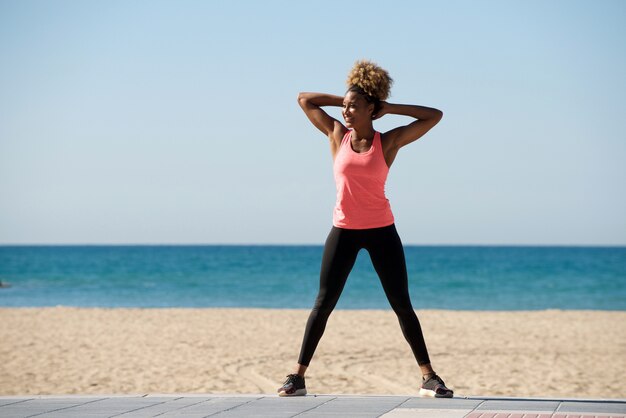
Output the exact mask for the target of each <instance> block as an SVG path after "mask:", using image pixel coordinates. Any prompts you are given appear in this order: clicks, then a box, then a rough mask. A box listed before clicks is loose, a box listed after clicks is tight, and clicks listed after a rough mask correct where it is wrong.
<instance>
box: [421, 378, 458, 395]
mask: <svg viewBox="0 0 626 418" xmlns="http://www.w3.org/2000/svg"><path fill="white" fill-rule="evenodd" d="M419 394H420V396H430V397H432V398H451V397H452V396H453V395H454V392H453V391H452V389H448V388H447V387H446V384H445V383H444V382H443V380H442V379H441V377H439V376H437V375H436V374H435V375H432V376H431V377H429V378H428V379H427V380H424V378H423V377H422V387H421V388H420V393H419Z"/></svg>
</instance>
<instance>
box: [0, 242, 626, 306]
mask: <svg viewBox="0 0 626 418" xmlns="http://www.w3.org/2000/svg"><path fill="white" fill-rule="evenodd" d="M404 248H405V256H406V262H407V271H408V276H409V292H410V294H411V298H412V301H413V307H414V308H415V309H445V310H487V311H489V310H494V311H500V310H502V311H523V310H545V309H566V310H570V309H572V310H579V309H583V310H618V311H623V310H626V247H625V246H589V245H579V246H573V245H559V246H557V245H534V246H531V245H414V244H407V245H405V246H404ZM322 252H323V246H322V245H321V244H305V245H297V244H119V245H113V244H83V245H81V244H58V245H49V244H36V245H26V244H22V245H0V281H2V283H3V284H8V285H10V287H5V288H2V289H0V306H2V307H26V306H31V307H37V306H58V305H60V306H76V307H103V308H106V307H111V308H114V307H139V308H141V307H145V308H159V307H190V308H193V307H197V308H200V307H206V308H211V307H224V308H227V307H238V308H286V309H310V308H311V307H312V306H313V302H314V300H315V297H316V295H317V291H318V283H319V277H318V275H319V267H320V262H321V257H322ZM388 308H389V304H388V302H387V299H386V297H385V294H384V292H383V290H382V286H381V285H380V282H379V279H378V277H377V275H376V272H375V271H374V269H373V267H372V264H371V261H370V259H369V257H368V255H367V252H366V251H361V252H360V253H359V256H358V258H357V261H356V263H355V266H354V269H353V270H352V272H351V274H350V276H349V277H348V280H347V283H346V286H345V289H344V292H343V294H342V297H341V298H340V300H339V303H338V305H337V309H388Z"/></svg>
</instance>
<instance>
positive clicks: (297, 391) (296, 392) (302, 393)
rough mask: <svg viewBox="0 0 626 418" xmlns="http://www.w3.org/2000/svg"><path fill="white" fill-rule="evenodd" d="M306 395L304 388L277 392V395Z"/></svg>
mask: <svg viewBox="0 0 626 418" xmlns="http://www.w3.org/2000/svg"><path fill="white" fill-rule="evenodd" d="M304 395H306V389H298V390H296V391H295V392H294V393H287V392H278V396H304Z"/></svg>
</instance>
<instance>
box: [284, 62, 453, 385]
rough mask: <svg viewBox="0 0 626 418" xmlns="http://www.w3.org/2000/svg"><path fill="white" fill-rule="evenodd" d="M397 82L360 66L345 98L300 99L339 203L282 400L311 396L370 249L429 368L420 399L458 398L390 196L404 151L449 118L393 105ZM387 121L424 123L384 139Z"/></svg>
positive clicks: (310, 96)
mask: <svg viewBox="0 0 626 418" xmlns="http://www.w3.org/2000/svg"><path fill="white" fill-rule="evenodd" d="M392 81H393V80H392V79H391V78H390V77H389V74H388V73H387V72H386V71H385V70H383V69H382V68H380V67H378V66H377V65H376V64H374V63H372V62H369V61H358V62H357V63H356V64H355V66H354V67H353V69H352V71H351V72H350V74H349V76H348V91H347V92H346V95H345V96H344V97H340V96H334V95H330V94H322V93H300V95H299V96H298V103H299V104H300V106H301V107H302V110H304V113H305V114H306V115H307V117H308V118H309V120H310V121H311V122H312V123H313V125H315V127H316V128H318V129H319V130H320V131H322V132H323V133H324V134H325V135H326V136H327V137H328V139H329V140H330V150H331V153H332V156H333V160H334V164H333V171H334V175H335V182H336V186H337V202H336V206H335V209H334V213H333V227H332V229H331V231H330V234H329V235H328V239H327V240H326V245H325V247H324V255H323V257H322V267H321V272H320V290H319V294H318V296H317V299H316V301H315V305H314V307H313V310H312V311H311V314H310V316H309V319H308V322H307V324H306V329H305V333H304V339H303V341H302V348H301V351H300V357H299V359H298V364H297V365H296V368H295V371H294V373H293V374H290V375H288V376H287V380H286V381H285V383H284V384H283V386H282V387H280V388H279V389H278V393H279V395H280V396H298V395H305V394H306V387H305V381H304V374H305V372H306V369H307V367H308V366H309V362H310V361H311V358H312V357H313V353H314V351H315V349H316V347H317V344H318V342H319V340H320V338H321V337H322V334H323V333H324V328H325V326H326V322H327V320H328V317H329V316H330V314H331V312H332V310H333V309H334V307H335V305H336V304H337V301H338V300H339V296H340V294H341V291H342V290H343V287H344V284H345V283H346V279H347V278H348V274H349V273H350V271H351V270H352V267H353V266H354V262H355V260H356V257H357V253H358V252H359V250H360V249H362V248H365V249H366V250H367V251H368V252H369V254H370V257H371V259H372V264H373V265H374V268H375V270H376V272H377V273H378V276H379V278H380V281H381V282H382V285H383V288H384V291H385V294H386V296H387V298H388V299H389V303H390V304H391V307H392V308H393V310H394V312H395V313H396V315H397V316H398V320H399V322H400V326H401V328H402V332H403V334H404V337H405V338H406V340H407V341H408V343H409V345H410V346H411V349H412V351H413V354H414V355H415V359H416V360H417V363H418V365H419V367H420V369H421V372H422V375H423V376H422V386H421V388H420V391H419V392H420V395H422V396H434V397H452V395H453V392H452V390H450V389H448V388H447V387H446V386H445V384H444V382H443V380H442V379H441V378H440V377H439V376H437V374H436V373H435V372H434V370H433V368H432V367H431V364H430V359H429V357H428V351H427V350H426V344H425V342H424V337H423V335H422V329H421V327H420V323H419V321H418V319H417V316H416V315H415V311H414V310H413V307H412V305H411V300H410V298H409V291H408V279H407V272H406V263H405V259H404V250H403V248H402V242H401V241H400V238H399V236H398V233H397V232H396V228H395V225H394V218H393V214H392V212H391V207H390V205H389V201H388V200H387V198H386V197H385V180H386V179H387V173H388V171H389V167H390V166H391V164H392V163H393V161H394V159H395V158H396V155H397V154H398V151H399V150H400V148H402V147H404V146H405V145H408V144H410V143H411V142H414V141H415V140H417V139H418V138H420V137H421V136H422V135H424V134H425V133H426V132H428V131H429V130H430V129H431V128H432V127H433V126H435V125H436V124H437V123H438V122H439V121H440V120H441V117H442V116H443V113H442V112H441V111H440V110H437V109H433V108H430V107H424V106H413V105H399V104H391V103H387V102H386V101H385V100H386V99H387V97H388V96H389V89H390V87H391V83H392ZM323 106H341V107H342V109H343V110H342V115H343V119H344V121H345V125H343V124H342V123H341V122H339V121H338V120H336V119H333V118H332V117H330V116H329V115H328V114H327V113H326V112H325V111H324V110H322V107H323ZM386 114H396V115H404V116H410V117H413V118H415V119H416V120H415V121H413V122H412V123H410V124H408V125H406V126H401V127H398V128H395V129H392V130H390V131H388V132H385V133H379V132H376V131H375V130H374V127H373V124H372V121H373V120H376V119H380V118H381V117H383V116H384V115H386Z"/></svg>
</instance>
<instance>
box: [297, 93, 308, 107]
mask: <svg viewBox="0 0 626 418" xmlns="http://www.w3.org/2000/svg"><path fill="white" fill-rule="evenodd" d="M298 104H299V105H300V107H301V108H303V109H304V108H305V107H306V106H307V105H308V104H309V97H308V95H307V94H306V93H298Z"/></svg>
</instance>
